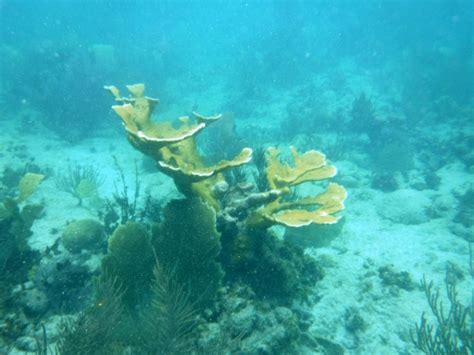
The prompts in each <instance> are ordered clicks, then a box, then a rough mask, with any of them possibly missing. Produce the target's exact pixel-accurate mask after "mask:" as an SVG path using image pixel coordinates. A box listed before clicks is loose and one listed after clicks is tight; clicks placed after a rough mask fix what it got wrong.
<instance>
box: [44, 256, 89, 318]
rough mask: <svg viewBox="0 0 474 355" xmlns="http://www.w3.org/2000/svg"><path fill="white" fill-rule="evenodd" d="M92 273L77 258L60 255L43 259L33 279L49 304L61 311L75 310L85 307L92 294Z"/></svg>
mask: <svg viewBox="0 0 474 355" xmlns="http://www.w3.org/2000/svg"><path fill="white" fill-rule="evenodd" d="M91 278H92V273H91V271H90V270H89V268H88V267H87V266H86V265H84V261H83V260H82V259H79V258H74V259H71V257H70V255H65V254H60V255H55V256H53V257H49V258H43V259H42V260H41V263H40V265H39V266H38V269H37V272H36V278H35V284H36V285H37V287H38V288H39V289H40V290H42V291H44V292H45V293H46V295H47V297H48V300H49V304H50V305H51V306H52V307H53V308H55V309H58V310H59V309H60V310H62V311H68V310H76V309H79V308H81V307H82V306H84V305H85V303H86V302H87V301H88V300H89V298H90V295H91V292H92V283H91Z"/></svg>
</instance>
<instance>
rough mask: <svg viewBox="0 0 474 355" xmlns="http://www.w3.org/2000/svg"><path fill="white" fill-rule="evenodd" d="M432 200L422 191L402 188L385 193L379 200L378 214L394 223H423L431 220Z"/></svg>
mask: <svg viewBox="0 0 474 355" xmlns="http://www.w3.org/2000/svg"><path fill="white" fill-rule="evenodd" d="M430 208H431V200H430V199H429V198H428V197H427V196H425V195H424V194H423V193H422V192H420V191H416V190H409V189H401V190H397V191H394V192H391V193H387V194H384V195H383V196H382V197H381V198H379V199H378V201H377V212H378V214H379V215H380V216H381V217H383V218H385V219H388V220H390V221H392V222H394V223H402V224H421V223H425V222H428V221H429V219H430V218H429V209H430Z"/></svg>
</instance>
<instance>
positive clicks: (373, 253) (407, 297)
mask: <svg viewBox="0 0 474 355" xmlns="http://www.w3.org/2000/svg"><path fill="white" fill-rule="evenodd" d="M352 74H353V75H352V76H351V80H350V81H349V85H348V86H347V87H346V89H345V91H343V92H337V91H332V90H325V88H324V85H325V84H324V80H320V78H315V79H314V81H315V82H318V80H319V81H320V82H321V84H320V86H319V88H320V90H321V92H323V93H324V95H326V96H327V97H328V98H329V99H334V101H333V105H335V106H338V107H342V108H343V109H346V110H348V109H349V108H350V104H351V101H352V100H353V97H354V95H356V94H357V93H358V92H360V91H361V90H366V91H368V92H370V94H371V95H372V97H374V98H375V101H376V102H378V103H379V104H380V103H382V104H383V102H384V95H386V93H385V94H381V93H378V92H377V88H375V87H373V86H372V85H371V83H370V80H369V79H367V78H369V77H370V73H367V72H364V73H360V75H357V73H352ZM178 83H179V82H178V81H176V82H172V81H170V82H169V83H168V84H167V85H168V86H169V90H174V91H175V92H176V95H177V96H179V99H178V100H176V101H175V102H174V104H173V106H169V105H167V103H166V102H162V103H161V106H160V110H159V111H158V113H157V114H158V115H159V116H160V117H163V116H164V117H172V118H176V117H178V116H179V115H181V114H182V113H183V111H187V110H188V108H189V107H190V106H191V105H192V104H193V103H195V102H198V103H199V111H200V112H201V113H203V114H212V113H214V112H215V111H216V107H221V105H222V102H223V101H225V98H226V95H229V93H225V92H224V91H223V90H224V89H223V87H220V86H219V85H215V86H209V87H207V89H206V90H201V91H199V93H198V94H196V93H193V92H179V89H178V88H177V86H179V85H178ZM105 84H108V83H105ZM114 84H128V83H114ZM177 90H178V91H177ZM183 91H184V90H183ZM297 92H298V88H297V87H295V88H292V89H288V90H281V91H276V90H269V92H268V93H267V96H266V97H267V101H266V102H260V103H257V104H256V105H255V106H254V107H253V111H252V114H251V116H252V118H251V119H247V120H239V118H238V117H237V128H238V132H239V134H240V135H245V132H246V130H255V129H259V130H262V131H263V132H265V131H271V130H272V129H275V127H277V126H278V125H279V124H280V121H281V120H283V119H285V116H284V115H285V114H284V112H283V111H282V107H284V106H285V102H286V101H287V100H288V99H289V98H290V97H291V96H292V95H297ZM148 94H149V95H150V96H157V97H160V92H152V93H151V92H150V93H148ZM329 99H328V102H329ZM111 104H112V100H111ZM183 108H184V109H183ZM228 109H229V110H232V107H229V108H228ZM22 110H31V109H30V108H28V107H27V105H25V108H23V109H22ZM12 115H14V114H10V113H9V114H7V115H6V116H3V117H0V128H1V129H0V142H1V144H0V153H1V154H2V157H1V159H0V169H1V170H3V169H4V168H6V167H13V168H19V167H22V166H24V164H25V163H26V162H27V161H29V160H33V162H34V163H35V164H37V165H38V166H40V167H42V168H51V169H52V170H54V171H55V172H61V171H62V170H65V169H67V167H68V165H71V164H87V165H94V166H96V167H97V168H98V169H99V171H100V173H101V175H102V176H103V177H104V178H105V181H106V183H105V184H104V185H102V186H101V188H100V191H99V193H100V195H101V196H103V197H110V196H111V195H112V193H113V192H114V183H118V174H117V171H116V168H115V166H114V162H113V158H112V155H114V156H116V157H117V159H118V162H119V164H120V166H121V167H122V168H123V170H124V172H125V174H126V177H127V181H128V182H129V183H130V184H133V179H134V163H133V162H134V160H135V159H136V160H137V161H138V163H139V164H138V166H139V169H140V179H141V186H142V188H143V189H145V190H147V191H150V192H151V194H152V195H153V196H155V197H156V198H158V199H159V200H162V201H163V202H165V201H167V200H169V199H171V198H174V197H177V196H179V193H178V192H177V191H176V188H175V187H174V184H173V182H172V180H171V179H170V178H168V177H166V176H165V175H163V174H161V173H159V172H158V171H156V172H153V171H151V170H150V169H148V168H147V169H145V168H144V165H143V164H142V163H141V162H142V160H143V159H142V154H141V153H139V152H138V151H136V150H134V149H133V147H132V146H130V145H129V143H128V142H127V140H126V138H125V135H124V134H123V132H121V131H120V130H119V129H117V127H118V119H117V118H116V117H115V116H114V115H113V113H112V112H111V113H110V114H109V115H108V116H107V117H98V119H103V120H109V121H110V128H105V129H103V130H99V131H97V132H94V135H93V136H91V137H90V138H88V139H84V140H82V141H81V142H79V143H78V144H74V145H72V144H69V143H67V142H65V141H64V140H62V139H61V137H58V136H56V135H55V134H54V133H52V132H50V131H48V130H47V129H46V128H44V127H42V126H41V122H40V120H39V119H38V117H39V116H36V117H37V118H36V119H34V120H33V122H32V129H31V130H30V133H24V132H22V131H20V128H19V126H15V125H14V124H12V122H14V121H15V117H13V116H12ZM35 115H41V113H39V112H33V113H32V115H31V117H35ZM449 129H450V127H449V126H448V127H446V126H445V125H443V124H439V127H435V128H434V129H433V127H431V128H430V132H431V133H429V132H428V131H427V132H426V134H427V135H429V134H433V135H436V134H440V135H445V134H449V132H450V131H449ZM318 134H319V133H318V132H314V135H315V136H318ZM319 135H320V134H319ZM297 138H298V137H297ZM318 138H320V139H322V140H323V141H324V140H325V139H331V137H329V136H328V137H325V136H324V135H320V136H318ZM268 143H270V144H275V143H278V142H276V141H269V142H268ZM12 145H13V146H24V147H26V148H24V152H26V154H24V157H23V158H19V157H18V156H17V154H13V153H12V152H9V151H8V149H7V148H8V147H9V146H12ZM282 146H283V145H281V147H282ZM313 148H315V149H318V148H320V147H317V146H316V147H313ZM354 154H356V153H354ZM357 154H360V153H357ZM328 158H329V159H331V157H330V156H328ZM358 159H364V157H363V156H362V157H361V156H357V157H355V159H354V160H352V159H351V155H350V154H346V156H345V157H344V160H340V161H337V160H335V161H334V160H332V162H333V163H334V164H335V165H336V166H337V167H338V171H339V175H340V182H341V183H342V184H344V185H345V186H346V188H347V190H348V194H349V197H348V199H347V201H346V210H345V211H344V213H343V214H344V224H343V228H342V232H341V233H340V235H339V236H337V237H336V238H335V239H334V240H332V241H331V242H330V243H329V244H327V245H325V246H322V247H311V246H310V247H308V248H307V249H306V251H307V253H309V254H310V255H314V256H315V257H316V258H317V259H318V260H320V262H321V263H322V264H323V267H324V268H325V272H326V276H325V277H324V278H323V280H322V281H320V282H319V283H318V284H317V285H316V286H315V288H314V293H315V297H316V296H317V297H320V301H319V302H318V303H317V304H316V305H315V306H314V309H312V310H311V312H313V314H314V315H315V321H314V323H313V325H312V326H311V329H310V330H311V332H312V334H316V335H318V336H322V337H325V338H328V339H331V340H332V341H334V342H335V343H338V344H340V345H342V346H343V347H344V348H345V349H346V351H347V353H354V354H408V353H417V351H416V350H415V349H414V348H413V346H412V344H411V341H410V337H409V330H410V329H413V328H414V325H415V323H416V322H418V321H419V319H420V315H421V313H422V312H426V314H427V316H428V318H429V319H430V320H432V318H431V313H430V311H429V307H428V304H427V301H426V298H425V295H424V293H423V292H422V290H421V289H419V288H418V287H415V289H414V290H411V291H407V290H403V289H399V288H393V287H386V286H384V285H383V284H382V282H381V280H380V278H379V277H378V268H380V267H382V266H387V265H392V266H393V269H394V270H396V271H399V272H402V271H406V272H408V273H409V274H410V276H411V278H412V280H413V281H414V282H415V283H416V284H418V281H419V280H420V279H421V278H422V276H423V275H426V277H427V279H428V280H433V281H434V283H435V285H437V287H439V289H440V291H441V295H442V297H445V292H444V277H445V269H446V266H447V265H448V263H450V264H453V265H454V266H455V267H456V268H457V269H459V270H461V271H462V273H463V275H464V279H463V280H462V281H459V283H458V287H457V290H458V296H459V299H460V301H461V302H462V303H463V304H464V305H467V304H469V303H470V302H471V297H472V284H471V282H472V280H471V276H470V275H469V263H470V261H469V250H468V243H467V242H466V241H465V240H464V239H462V238H460V237H458V236H456V235H454V234H453V233H452V232H451V228H450V226H451V224H452V223H453V222H452V221H453V216H454V214H455V212H456V203H457V202H456V198H455V197H454V194H456V193H462V192H464V191H466V190H467V189H468V188H469V186H470V184H472V183H473V176H472V172H471V173H469V170H468V167H466V166H464V165H463V164H462V163H461V162H459V161H457V160H456V159H453V160H452V161H451V162H450V163H449V164H447V165H445V166H444V167H442V168H441V169H440V170H439V171H438V176H439V177H440V178H441V183H440V185H439V188H438V189H437V190H416V189H414V188H413V187H411V185H414V183H413V181H416V179H417V171H416V164H415V167H414V168H413V169H412V170H411V171H410V173H409V174H408V178H406V179H405V180H404V182H403V185H402V189H401V190H398V191H397V192H390V193H384V192H382V191H380V190H376V189H373V188H371V187H370V186H371V176H372V173H371V171H369V170H367V169H364V168H362V167H360V166H358V164H357V161H358ZM305 189H308V190H310V189H311V186H309V187H308V186H307V187H305ZM400 191H402V192H401V193H400ZM400 194H401V195H400ZM30 201H31V202H35V201H42V202H44V204H45V213H44V215H43V216H42V217H41V218H40V219H39V220H37V221H36V222H35V224H34V226H33V236H32V237H31V239H30V244H31V246H32V247H33V248H34V249H37V250H44V249H45V248H46V247H48V246H51V245H52V244H53V243H54V242H55V240H56V238H58V237H59V236H60V233H56V234H52V233H51V230H53V229H57V230H60V231H61V230H62V229H63V228H64V226H65V225H66V224H67V222H69V221H72V220H74V219H79V218H86V217H94V212H93V210H92V207H90V206H88V203H87V201H86V202H85V204H84V206H78V205H77V200H76V199H75V198H74V197H72V196H71V195H70V194H68V193H66V192H63V191H59V190H58V189H57V188H56V186H55V184H54V179H53V178H47V179H46V180H45V181H44V183H43V184H42V185H41V186H40V188H39V190H38V191H37V192H36V193H35V194H34V195H33V196H32V197H31V200H30ZM89 208H90V209H89ZM432 209H435V210H437V211H438V213H435V214H433V213H430V210H432ZM277 232H280V233H281V230H279V231H277ZM309 244H310V245H311V243H309ZM445 303H447V300H445ZM348 309H351V310H356V311H357V312H359V314H360V315H361V316H362V318H363V319H364V320H365V323H366V328H365V329H364V330H363V331H360V332H358V333H356V334H354V333H351V332H350V331H349V330H348V329H347V328H346V326H345V323H346V321H345V314H346V312H347V311H348Z"/></svg>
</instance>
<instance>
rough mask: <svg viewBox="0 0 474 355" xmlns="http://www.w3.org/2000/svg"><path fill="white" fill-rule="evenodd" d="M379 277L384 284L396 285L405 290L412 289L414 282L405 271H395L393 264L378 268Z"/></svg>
mask: <svg viewBox="0 0 474 355" xmlns="http://www.w3.org/2000/svg"><path fill="white" fill-rule="evenodd" d="M378 272H379V277H380V279H381V280H382V283H383V284H384V285H385V286H396V287H398V288H401V289H403V290H406V291H412V290H413V289H414V288H415V283H414V282H413V280H412V279H411V276H410V274H409V273H408V272H406V271H400V272H397V271H396V270H395V269H394V267H393V265H385V266H382V267H380V268H379V269H378Z"/></svg>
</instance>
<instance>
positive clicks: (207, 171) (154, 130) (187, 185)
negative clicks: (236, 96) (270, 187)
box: [104, 84, 252, 209]
mask: <svg viewBox="0 0 474 355" xmlns="http://www.w3.org/2000/svg"><path fill="white" fill-rule="evenodd" d="M104 88H105V89H106V90H108V91H109V92H110V93H111V94H112V95H113V96H114V97H115V100H116V101H117V102H119V103H121V104H120V105H115V106H112V109H113V110H114V111H115V112H116V113H117V115H118V116H119V117H120V118H121V120H122V122H123V124H124V126H125V129H126V131H127V136H128V139H129V141H130V142H131V143H132V145H133V146H134V147H135V148H137V149H138V150H140V151H142V152H143V153H145V154H147V155H149V156H151V157H152V158H153V159H154V160H156V161H157V162H158V168H159V169H160V170H161V171H162V172H164V173H165V174H167V175H169V176H171V177H172V178H173V179H174V181H175V184H176V186H177V187H178V189H179V190H180V191H181V192H182V193H183V194H185V195H187V196H189V195H198V196H200V197H201V198H203V199H204V200H205V201H207V202H208V203H210V204H211V205H212V206H213V207H214V208H216V209H217V208H218V202H217V200H216V198H215V197H214V195H213V192H212V191H213V186H214V185H215V184H216V183H217V182H219V181H220V180H223V177H222V175H221V174H220V173H221V172H222V171H223V170H226V169H229V168H232V167H236V166H240V165H243V164H246V163H248V162H249V161H250V159H251V157H252V150H251V149H250V148H244V149H243V150H242V151H241V152H240V153H239V154H238V155H237V156H236V157H235V158H234V159H232V160H223V161H220V162H219V163H217V164H215V165H213V166H205V165H204V163H203V162H202V159H201V158H200V156H199V154H198V152H197V149H196V143H195V140H194V136H195V135H196V134H197V133H199V132H200V131H201V130H203V129H204V128H206V127H207V126H208V125H209V124H211V123H213V122H215V121H217V120H218V119H219V118H220V117H221V115H218V116H212V117H205V116H202V115H199V114H197V113H193V114H194V116H195V122H194V123H191V121H190V119H189V117H181V118H180V119H179V121H180V123H181V124H180V126H179V127H178V128H174V127H173V125H172V124H171V122H164V123H156V122H153V121H152V120H151V114H152V112H153V109H154V108H155V107H156V105H157V104H158V103H159V100H158V99H153V98H150V97H147V96H145V95H144V93H145V85H143V84H135V85H128V86H127V89H128V91H129V92H130V94H131V97H122V96H121V95H120V92H119V90H118V89H117V88H116V87H115V86H105V87H104Z"/></svg>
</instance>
